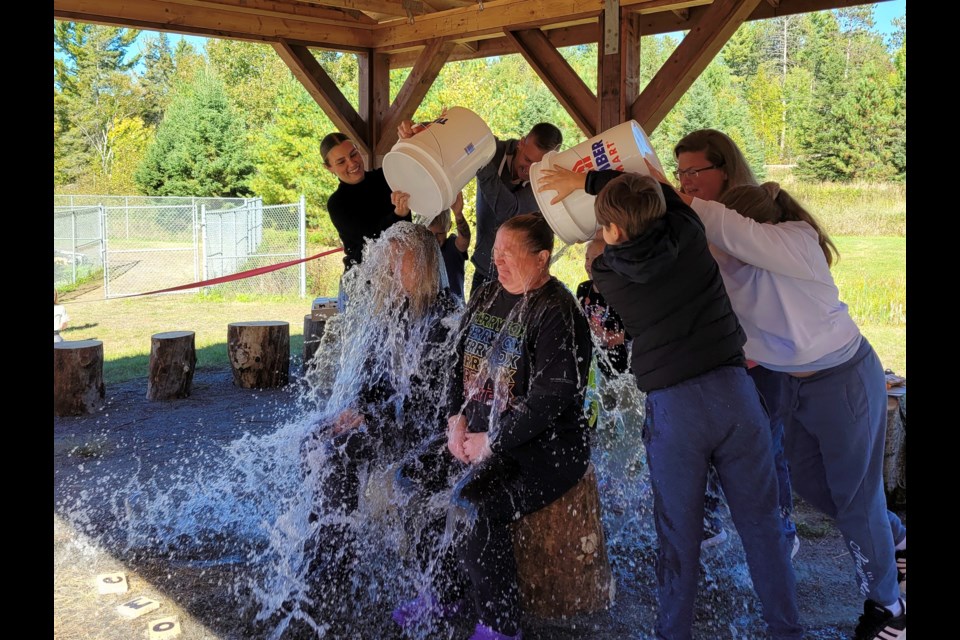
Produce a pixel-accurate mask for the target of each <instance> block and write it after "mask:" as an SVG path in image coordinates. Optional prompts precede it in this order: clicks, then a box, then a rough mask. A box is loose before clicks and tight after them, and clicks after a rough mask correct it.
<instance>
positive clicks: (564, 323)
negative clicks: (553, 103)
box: [394, 214, 591, 640]
mask: <svg viewBox="0 0 960 640" xmlns="http://www.w3.org/2000/svg"><path fill="white" fill-rule="evenodd" d="M552 251H553V232H552V231H551V230H550V227H549V226H548V225H547V223H546V221H544V219H543V218H542V217H540V216H539V215H533V214H528V215H520V216H517V217H515V218H511V219H510V220H508V221H507V222H505V223H503V225H501V226H500V228H499V230H498V231H497V235H496V240H495V242H494V246H493V257H494V262H495V264H496V267H497V280H495V281H492V282H488V283H486V284H484V285H483V286H482V287H480V288H479V289H478V290H477V291H476V293H474V295H473V296H472V297H471V299H470V303H469V305H468V307H467V311H466V312H465V314H464V317H463V318H462V320H461V323H460V332H459V334H458V338H457V344H456V361H455V366H454V369H453V372H452V375H451V377H450V387H449V392H448V397H447V407H448V410H447V411H448V416H449V417H448V419H447V425H448V426H447V442H446V448H447V453H446V454H445V456H446V461H447V465H448V466H452V467H453V471H454V472H456V471H458V470H465V471H466V474H465V475H464V477H463V478H462V479H461V480H460V481H459V482H458V483H457V487H456V488H455V490H454V495H453V501H454V504H456V505H458V506H460V507H462V508H464V509H465V510H466V511H467V512H468V513H469V514H470V515H471V517H470V518H469V521H468V522H467V523H466V526H463V527H461V530H460V531H459V532H458V534H459V535H458V536H457V538H456V539H455V542H454V547H455V552H456V555H457V557H458V558H459V561H460V565H461V567H462V568H463V570H464V577H465V578H466V584H467V589H468V591H469V593H470V597H471V600H472V602H473V616H474V619H475V620H476V627H475V630H474V634H473V636H472V640H481V639H483V640H504V639H509V638H519V637H520V605H519V592H518V587H517V575H516V573H517V571H516V563H515V560H514V555H513V543H512V537H511V528H510V525H511V523H513V522H514V521H516V520H518V519H519V518H520V517H522V516H524V515H526V514H529V513H532V512H534V511H537V510H539V509H541V508H543V507H545V506H547V505H548V504H550V503H551V502H553V501H554V500H556V499H557V498H559V497H561V496H562V495H563V494H564V493H566V492H567V491H568V490H570V489H571V488H572V487H574V486H575V485H576V484H577V482H578V481H579V480H580V478H581V477H582V476H583V474H584V472H585V471H586V469H587V464H588V462H589V459H590V448H589V444H588V436H587V423H586V418H585V417H584V414H583V410H582V407H583V400H584V392H585V389H586V385H587V374H588V368H589V366H590V356H591V341H590V329H589V327H588V326H587V321H586V319H585V318H584V316H583V314H582V313H581V311H580V308H579V306H578V304H577V301H576V300H575V299H574V297H573V296H572V295H571V294H570V292H569V291H568V290H567V289H566V288H565V287H564V286H563V285H562V284H561V283H560V282H559V281H558V280H557V279H556V278H554V277H553V276H551V275H550V270H549V265H550V256H551V253H552ZM449 604H450V599H449V594H448V593H437V594H430V595H429V597H424V596H421V597H420V598H418V599H417V600H415V601H413V602H411V603H407V605H405V606H403V607H400V609H398V610H397V611H396V612H395V613H394V620H396V621H397V622H399V623H400V624H402V625H403V624H405V623H406V622H407V621H409V620H412V619H416V618H418V617H420V618H422V617H423V615H435V616H436V615H442V614H443V613H444V611H445V610H446V608H447V607H446V605H449ZM418 607H419V608H420V611H416V609H417V608H418ZM398 614H399V615H398ZM416 614H420V615H419V616H418V615H416Z"/></svg>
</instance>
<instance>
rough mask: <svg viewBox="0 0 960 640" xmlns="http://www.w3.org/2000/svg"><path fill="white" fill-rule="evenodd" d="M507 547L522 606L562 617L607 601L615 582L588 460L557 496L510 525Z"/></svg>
mask: <svg viewBox="0 0 960 640" xmlns="http://www.w3.org/2000/svg"><path fill="white" fill-rule="evenodd" d="M513 549H514V555H515V556H516V559H517V583H518V586H519V587H520V602H521V605H522V606H523V609H524V611H526V612H528V613H532V614H534V615H537V616H540V617H543V618H562V617H565V616H568V615H573V614H578V613H591V612H595V611H600V610H603V609H606V608H607V607H609V606H610V605H611V604H612V603H613V597H614V593H615V583H614V579H613V574H612V573H611V571H610V562H609V558H608V557H607V544H606V538H605V536H604V534H603V525H602V522H601V520H600V493H599V491H598V490H597V476H596V473H595V472H594V469H593V465H590V467H589V468H588V469H587V471H586V473H584V475H583V478H581V479H580V482H578V483H577V485H576V486H575V487H573V488H572V489H570V491H568V492H567V493H566V494H564V495H563V496H562V497H561V498H560V499H559V500H556V501H554V502H552V503H551V504H549V505H547V506H546V507H544V508H543V509H540V510H539V511H535V512H534V513H531V514H529V515H526V516H524V517H523V518H521V519H520V520H519V521H517V523H516V524H514V530H513Z"/></svg>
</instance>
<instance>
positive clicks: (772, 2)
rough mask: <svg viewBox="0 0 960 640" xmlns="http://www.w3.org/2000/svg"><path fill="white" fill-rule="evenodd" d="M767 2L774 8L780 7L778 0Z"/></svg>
mask: <svg viewBox="0 0 960 640" xmlns="http://www.w3.org/2000/svg"><path fill="white" fill-rule="evenodd" d="M767 3H768V4H769V5H770V6H771V7H773V8H774V9H779V8H780V0H767Z"/></svg>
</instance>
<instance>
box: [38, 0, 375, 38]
mask: <svg viewBox="0 0 960 640" xmlns="http://www.w3.org/2000/svg"><path fill="white" fill-rule="evenodd" d="M225 4H226V3H215V2H210V3H207V4H204V5H202V6H200V5H198V4H195V3H187V4H185V3H182V2H175V1H170V2H165V1H162V0H140V1H138V2H108V1H103V0H54V5H53V15H54V18H57V19H60V20H76V21H80V22H92V23H98V24H110V25H117V26H124V27H138V28H143V29H153V30H156V31H172V32H174V33H190V34H195V35H202V36H211V37H215V38H230V39H234V40H253V41H266V42H279V41H280V40H286V41H288V42H297V43H311V44H316V45H318V46H329V47H330V48H341V49H368V48H370V47H372V46H373V37H372V35H371V32H370V31H369V29H368V28H367V25H364V24H362V23H360V22H357V21H356V20H352V19H349V18H348V17H347V16H344V17H343V19H342V20H340V21H335V20H333V19H326V18H315V17H313V16H299V15H290V16H288V17H282V16H276V15H265V14H264V15H258V14H252V13H246V12H241V11H237V10H236V9H235V7H234V6H230V7H227V6H225ZM273 4H274V5H277V4H279V3H276V2H275V3H273Z"/></svg>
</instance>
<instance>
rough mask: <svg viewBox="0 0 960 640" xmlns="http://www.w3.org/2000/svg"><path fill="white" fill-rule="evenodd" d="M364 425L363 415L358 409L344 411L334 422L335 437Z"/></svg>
mask: <svg viewBox="0 0 960 640" xmlns="http://www.w3.org/2000/svg"><path fill="white" fill-rule="evenodd" d="M361 424H363V415H362V414H361V413H360V412H359V411H357V410H356V409H344V410H343V411H341V412H340V415H338V416H337V418H336V420H334V421H333V428H332V429H331V431H333V435H335V436H338V435H340V434H341V433H346V432H347V431H350V430H352V429H356V428H357V427H359V426H360V425H361Z"/></svg>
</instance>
